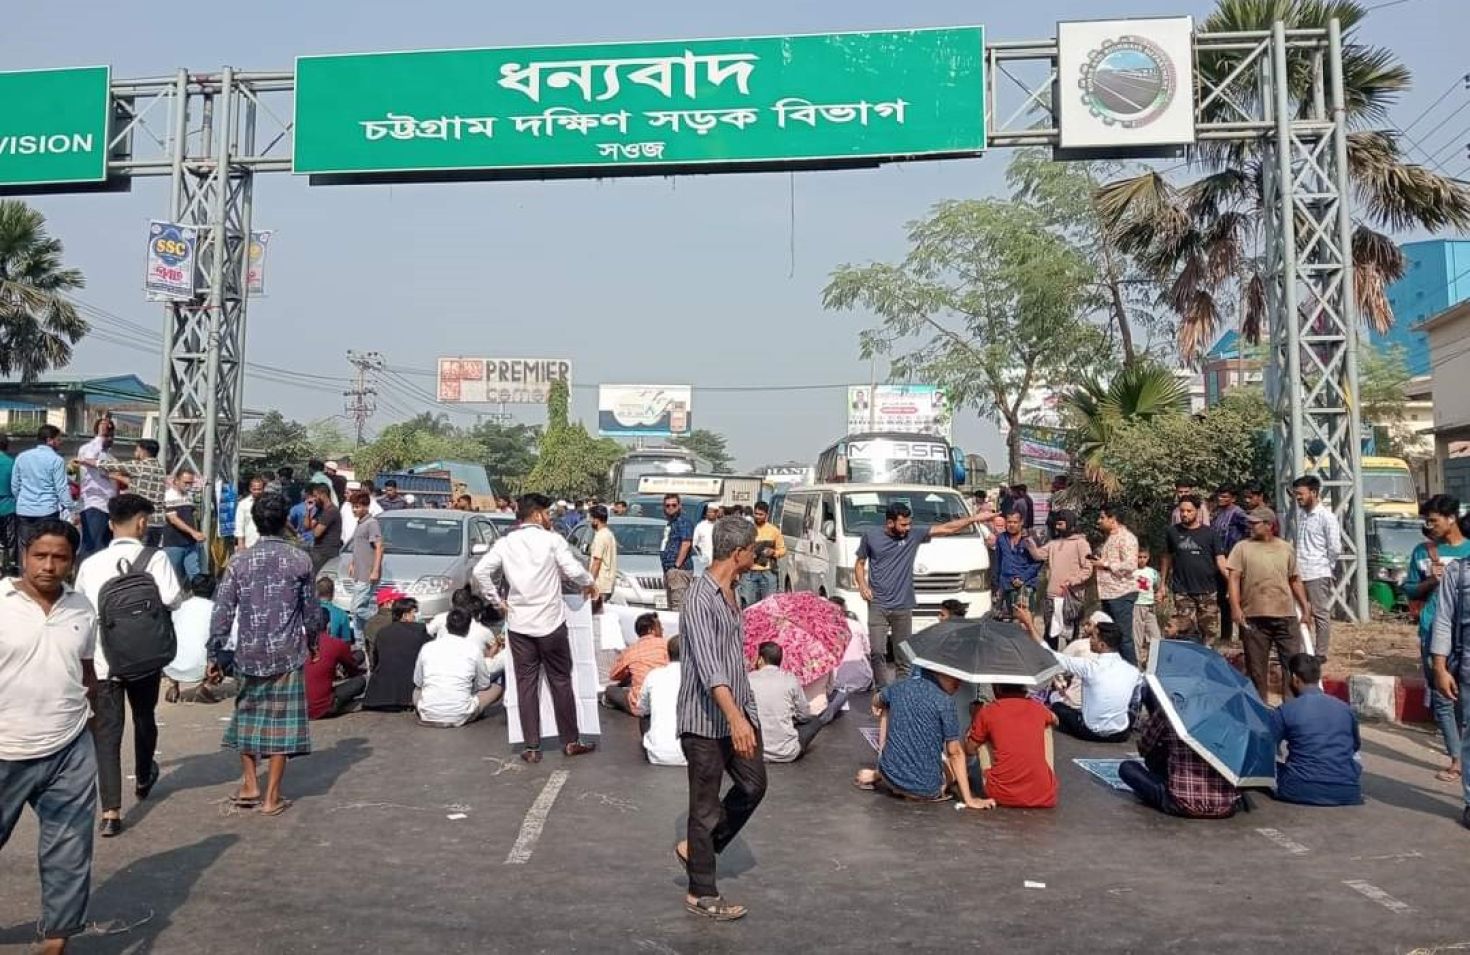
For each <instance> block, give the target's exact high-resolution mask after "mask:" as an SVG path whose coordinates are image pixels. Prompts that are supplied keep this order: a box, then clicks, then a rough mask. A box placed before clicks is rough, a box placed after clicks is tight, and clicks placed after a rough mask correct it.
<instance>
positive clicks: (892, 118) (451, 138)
mask: <svg viewBox="0 0 1470 955" xmlns="http://www.w3.org/2000/svg"><path fill="white" fill-rule="evenodd" d="M984 50H985V40H984V31H983V30H982V28H980V27H960V28H941V29H924V30H895V31H884V32H871V33H829V34H816V35H808V36H771V37H734V38H727V39H712V40H672V41H660V42H651V43H597V44H587V45H578V46H550V47H501V48H495V49H468V50H427V51H418V52H402V53H363V54H345V55H326V56H303V57H298V58H297V61H296V113H295V128H294V132H295V137H296V138H295V153H294V170H295V171H296V172H297V173H307V174H319V175H321V174H324V175H333V176H352V175H355V174H369V175H371V174H379V175H395V174H398V175H403V174H413V173H420V174H432V173H436V172H443V171H445V170H458V171H473V170H484V171H487V172H490V171H499V172H502V173H503V172H504V171H507V170H520V171H523V172H524V173H525V174H526V175H534V174H535V172H536V170H544V169H575V168H579V167H582V168H588V169H595V170H597V172H596V174H597V175H599V176H605V175H610V174H617V173H619V172H637V171H639V170H647V169H649V168H650V167H651V168H655V169H656V168H660V167H680V166H695V165H707V164H716V165H735V164H754V165H759V166H780V165H790V164H800V163H807V164H813V163H817V164H820V163H821V162H823V161H842V160H846V161H859V160H864V161H866V162H864V163H863V164H869V163H871V162H877V161H881V160H883V159H886V158H896V157H903V158H906V159H912V158H916V157H920V156H936V157H937V156H967V155H976V154H978V153H980V152H981V151H983V150H984V148H985V68H984V64H985V53H984Z"/></svg>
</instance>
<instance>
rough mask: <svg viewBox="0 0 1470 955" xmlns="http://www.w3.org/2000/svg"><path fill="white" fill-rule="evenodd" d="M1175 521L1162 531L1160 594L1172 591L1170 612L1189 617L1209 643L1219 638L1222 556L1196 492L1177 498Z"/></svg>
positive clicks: (1217, 537)
mask: <svg viewBox="0 0 1470 955" xmlns="http://www.w3.org/2000/svg"><path fill="white" fill-rule="evenodd" d="M1178 512H1179V523H1177V524H1175V525H1173V526H1172V527H1170V528H1169V530H1168V531H1167V532H1166V533H1165V535H1164V558H1163V568H1162V574H1161V576H1162V578H1163V580H1162V582H1161V585H1160V596H1163V595H1165V594H1172V595H1173V597H1174V612H1175V613H1177V614H1184V615H1186V616H1189V617H1193V618H1194V620H1195V622H1196V623H1197V624H1199V629H1200V633H1201V634H1203V635H1204V637H1205V639H1206V640H1207V641H1208V642H1209V644H1210V645H1212V646H1213V645H1214V644H1215V643H1216V642H1217V641H1218V639H1219V628H1220V608H1219V604H1218V602H1217V595H1218V592H1219V587H1220V581H1222V580H1224V579H1225V577H1226V572H1225V558H1226V557H1227V556H1228V555H1226V554H1225V553H1224V551H1223V550H1222V549H1221V547H1220V538H1219V536H1218V535H1217V534H1216V533H1215V530H1214V528H1212V527H1210V526H1209V525H1208V524H1205V523H1204V522H1203V521H1202V520H1201V513H1202V509H1201V502H1200V499H1199V496H1198V495H1195V494H1186V495H1185V496H1183V497H1181V498H1180V499H1179V506H1178Z"/></svg>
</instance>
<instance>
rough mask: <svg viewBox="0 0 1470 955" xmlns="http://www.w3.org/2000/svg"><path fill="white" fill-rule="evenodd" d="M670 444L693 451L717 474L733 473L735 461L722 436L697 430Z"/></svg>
mask: <svg viewBox="0 0 1470 955" xmlns="http://www.w3.org/2000/svg"><path fill="white" fill-rule="evenodd" d="M669 443H670V444H673V445H677V446H678V447H681V448H685V449H687V450H690V451H693V452H694V453H695V454H697V455H699V456H700V457H701V458H703V459H704V460H706V461H708V462H709V466H710V470H711V471H712V472H714V473H715V474H729V473H731V469H730V465H731V463H732V462H733V460H734V459H733V458H732V457H731V456H730V452H729V451H728V450H727V449H726V447H725V436H724V435H722V434H716V433H715V432H713V431H709V430H706V429H704V428H695V429H694V430H693V431H691V432H689V433H688V434H686V435H684V436H683V437H679V438H674V439H673V440H671V441H670V442H669Z"/></svg>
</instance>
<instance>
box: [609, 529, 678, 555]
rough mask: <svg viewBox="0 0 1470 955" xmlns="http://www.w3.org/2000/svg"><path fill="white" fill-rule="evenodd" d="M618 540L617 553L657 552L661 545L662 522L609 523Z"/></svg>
mask: <svg viewBox="0 0 1470 955" xmlns="http://www.w3.org/2000/svg"><path fill="white" fill-rule="evenodd" d="M608 526H609V527H610V528H612V532H613V537H615V538H617V541H618V553H619V554H638V555H643V556H648V555H653V554H657V553H658V552H659V550H660V549H661V548H662V547H663V540H664V525H662V524H609V525H608Z"/></svg>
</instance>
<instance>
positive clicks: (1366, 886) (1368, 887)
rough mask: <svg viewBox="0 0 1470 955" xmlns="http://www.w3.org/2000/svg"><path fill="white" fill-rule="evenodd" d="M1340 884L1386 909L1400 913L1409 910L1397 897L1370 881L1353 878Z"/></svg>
mask: <svg viewBox="0 0 1470 955" xmlns="http://www.w3.org/2000/svg"><path fill="white" fill-rule="evenodd" d="M1342 884H1343V885H1345V886H1347V887H1348V888H1350V889H1352V890H1354V891H1356V892H1361V893H1362V894H1363V895H1365V896H1367V897H1368V898H1370V899H1372V900H1373V901H1374V902H1377V903H1378V904H1379V905H1381V906H1383V907H1384V908H1386V909H1388V910H1389V911H1390V912H1397V913H1399V914H1400V915H1402V914H1403V913H1404V912H1408V911H1410V909H1409V906H1408V905H1406V904H1404V903H1403V902H1400V901H1399V900H1398V899H1396V898H1394V897H1393V896H1391V895H1389V894H1388V893H1387V892H1385V891H1383V890H1382V889H1380V888H1379V887H1378V886H1376V885H1373V884H1372V883H1371V882H1363V881H1361V880H1358V879H1354V880H1352V881H1344V882H1343V883H1342Z"/></svg>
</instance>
